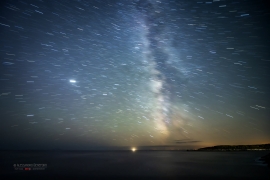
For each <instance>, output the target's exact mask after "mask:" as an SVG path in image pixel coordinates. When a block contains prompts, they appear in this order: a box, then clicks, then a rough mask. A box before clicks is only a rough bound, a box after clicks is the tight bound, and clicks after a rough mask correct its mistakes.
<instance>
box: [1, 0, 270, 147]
mask: <svg viewBox="0 0 270 180" xmlns="http://www.w3.org/2000/svg"><path fill="white" fill-rule="evenodd" d="M269 17H270V12H269V6H268V5H267V3H266V2H265V1H260V0H259V1H251V0H241V1H232V0H211V1H210V0H206V1H205V0H204V1H193V0H191V1H190V0H91V1H87V0H46V1H45V0H33V1H31V0H24V1H21V0H6V1H1V11H0V31H1V34H0V36H1V38H0V46H1V48H0V57H1V64H0V83H1V86H0V102H1V105H0V123H1V126H0V132H1V138H0V146H1V148H2V149H93V148H98V147H106V148H108V149H110V148H112V147H138V148H139V147H147V146H149V147H174V146H175V147H177V148H191V147H194V148H195V147H196V148H197V147H203V146H210V145H218V144H259V143H269V141H270V129H269V127H270V119H269V118H270V101H269V100H270V98H269V97H270V85H269V78H270V77H269V75H270V74H269V72H270V51H269V47H270V46H269V42H270V41H269V39H270V38H269V32H270V25H269V23H268V21H269Z"/></svg>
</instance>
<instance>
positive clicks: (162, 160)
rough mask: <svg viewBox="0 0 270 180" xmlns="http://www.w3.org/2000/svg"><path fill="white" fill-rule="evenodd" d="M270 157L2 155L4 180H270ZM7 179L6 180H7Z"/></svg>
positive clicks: (221, 154)
mask: <svg viewBox="0 0 270 180" xmlns="http://www.w3.org/2000/svg"><path fill="white" fill-rule="evenodd" d="M268 153H270V151H242V152H200V151H135V152H132V151H55V152H51V151H2V152H1V156H0V157H1V159H0V167H1V169H0V179H14V178H23V179H127V180H128V179H224V180H225V179H226V180H228V179H256V180H257V179H266V180H269V179H270V168H269V166H267V165H266V164H263V162H261V161H260V157H262V156H264V155H266V154H268ZM1 177H2V178H1Z"/></svg>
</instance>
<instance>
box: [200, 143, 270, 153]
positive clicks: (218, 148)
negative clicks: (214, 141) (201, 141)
mask: <svg viewBox="0 0 270 180" xmlns="http://www.w3.org/2000/svg"><path fill="white" fill-rule="evenodd" d="M252 150H270V144H256V145H219V146H212V147H204V148H200V149H198V150H197V151H252Z"/></svg>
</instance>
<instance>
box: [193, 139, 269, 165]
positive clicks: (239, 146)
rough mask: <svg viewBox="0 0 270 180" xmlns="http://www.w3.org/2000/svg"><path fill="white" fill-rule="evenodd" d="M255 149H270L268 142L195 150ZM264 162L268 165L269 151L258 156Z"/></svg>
mask: <svg viewBox="0 0 270 180" xmlns="http://www.w3.org/2000/svg"><path fill="white" fill-rule="evenodd" d="M255 150H270V144H256V145H219V146H212V147H205V148H200V149H198V150H197V151H255ZM260 161H262V162H263V163H264V164H268V167H270V153H269V154H267V155H265V156H262V157H261V158H260Z"/></svg>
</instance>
